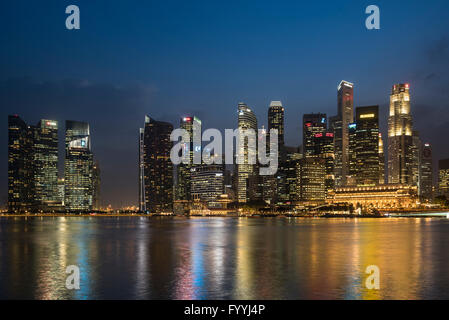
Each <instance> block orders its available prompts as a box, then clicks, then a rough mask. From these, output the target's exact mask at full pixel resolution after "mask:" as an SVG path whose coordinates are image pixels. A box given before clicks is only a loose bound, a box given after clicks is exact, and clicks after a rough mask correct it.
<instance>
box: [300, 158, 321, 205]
mask: <svg viewBox="0 0 449 320" xmlns="http://www.w3.org/2000/svg"><path fill="white" fill-rule="evenodd" d="M297 164H298V165H297V173H296V174H297V179H298V180H297V183H296V186H297V189H298V194H299V196H300V200H301V201H303V202H323V201H324V200H325V199H326V187H325V177H326V170H325V161H324V159H322V158H319V157H316V158H302V159H300V160H298V162H297Z"/></svg>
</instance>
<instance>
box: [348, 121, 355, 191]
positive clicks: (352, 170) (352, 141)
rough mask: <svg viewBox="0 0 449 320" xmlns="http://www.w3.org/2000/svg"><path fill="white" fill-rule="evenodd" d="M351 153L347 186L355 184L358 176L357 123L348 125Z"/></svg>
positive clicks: (349, 155)
mask: <svg viewBox="0 0 449 320" xmlns="http://www.w3.org/2000/svg"><path fill="white" fill-rule="evenodd" d="M348 139H349V153H348V174H347V175H346V186H355V185H356V184H357V182H356V176H357V155H356V149H357V123H355V122H354V123H350V124H349V127H348Z"/></svg>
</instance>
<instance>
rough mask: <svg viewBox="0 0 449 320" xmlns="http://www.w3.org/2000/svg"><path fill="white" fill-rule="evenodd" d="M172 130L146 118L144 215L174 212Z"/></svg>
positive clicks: (166, 125) (166, 124) (165, 125)
mask: <svg viewBox="0 0 449 320" xmlns="http://www.w3.org/2000/svg"><path fill="white" fill-rule="evenodd" d="M172 131H173V125H172V124H170V123H167V122H162V121H156V120H154V119H152V118H150V117H148V116H147V117H145V128H144V145H143V153H144V155H143V165H144V186H143V189H144V196H145V203H144V208H143V209H144V210H143V211H144V212H148V213H167V212H172V210H173V164H172V161H171V159H170V151H171V149H172V145H173V143H172V142H171V141H170V135H171V133H172Z"/></svg>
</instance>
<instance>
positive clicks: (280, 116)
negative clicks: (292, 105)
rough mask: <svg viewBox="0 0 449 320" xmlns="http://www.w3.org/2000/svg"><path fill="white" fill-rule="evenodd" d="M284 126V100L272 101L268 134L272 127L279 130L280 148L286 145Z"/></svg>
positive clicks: (269, 111) (269, 109) (269, 110)
mask: <svg viewBox="0 0 449 320" xmlns="http://www.w3.org/2000/svg"><path fill="white" fill-rule="evenodd" d="M284 128H285V127H284V107H283V106H282V102H281V101H271V103H270V107H269V108H268V134H270V130H271V129H276V130H277V131H278V145H279V147H280V148H281V147H282V146H283V145H284V133H285V129H284ZM268 141H270V140H268ZM267 145H268V144H267Z"/></svg>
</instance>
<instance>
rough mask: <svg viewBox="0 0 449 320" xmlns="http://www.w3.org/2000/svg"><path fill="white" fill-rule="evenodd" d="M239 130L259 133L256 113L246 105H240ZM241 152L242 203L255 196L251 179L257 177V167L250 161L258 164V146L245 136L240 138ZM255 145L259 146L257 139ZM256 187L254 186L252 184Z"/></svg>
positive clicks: (238, 170)
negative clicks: (252, 160) (250, 187)
mask: <svg viewBox="0 0 449 320" xmlns="http://www.w3.org/2000/svg"><path fill="white" fill-rule="evenodd" d="M238 128H239V129H240V130H242V132H243V133H245V132H246V131H247V130H254V132H255V133H257V118H256V115H255V114H254V112H253V111H252V110H251V109H250V108H249V107H248V106H247V105H246V104H245V103H239V105H238ZM240 139H241V140H240V146H241V150H237V152H238V153H239V154H240V155H241V156H242V158H243V161H242V162H243V163H242V164H237V174H238V181H237V199H238V202H240V203H245V202H248V201H249V200H250V194H254V192H252V191H251V190H249V186H250V179H254V176H256V175H257V165H256V164H252V163H250V161H249V160H250V159H256V162H257V146H256V145H254V146H251V144H250V143H249V139H245V137H244V135H242V136H240ZM255 144H257V137H256V141H255ZM252 185H254V184H252Z"/></svg>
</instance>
